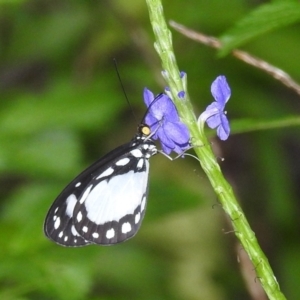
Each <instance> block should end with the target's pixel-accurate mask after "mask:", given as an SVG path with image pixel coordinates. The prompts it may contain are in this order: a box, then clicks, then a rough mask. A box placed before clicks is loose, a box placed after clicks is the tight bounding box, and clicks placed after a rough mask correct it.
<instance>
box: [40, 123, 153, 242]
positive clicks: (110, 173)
mask: <svg viewBox="0 0 300 300" xmlns="http://www.w3.org/2000/svg"><path fill="white" fill-rule="evenodd" d="M156 153H157V148H156V146H155V144H154V142H153V140H152V139H151V130H150V127H148V126H147V125H144V124H142V125H140V126H139V128H138V132H137V134H136V136H135V137H134V138H133V139H132V140H131V142H129V143H127V144H125V145H122V146H120V147H118V148H116V149H114V150H113V151H111V152H109V153H108V154H107V155H105V156H104V157H102V158H101V159H99V160H98V161H96V162H95V163H94V164H93V165H91V166H90V167H88V168H87V169H86V170H85V171H83V172H82V173H81V174H80V175H78V176H77V177H76V178H75V179H74V180H73V181H72V182H71V183H70V184H69V185H68V186H67V187H66V188H65V189H64V190H63V191H62V193H61V194H60V195H59V196H58V197H57V199H56V200H55V201H54V203H53V205H52V206H51V208H50V210H49V212H48V214H47V217H46V220H45V224H44V231H45V234H46V236H47V237H48V238H50V239H51V240H53V241H54V242H56V243H58V244H60V245H63V246H70V247H76V246H84V245H88V244H101V245H111V244H116V243H120V242H123V241H125V240H127V239H129V238H131V237H133V236H134V235H135V234H136V232H137V231H138V229H139V228H140V226H141V222H142V220H143V217H144V214H145V209H146V203H147V196H148V175H149V158H150V157H151V156H153V155H155V154H156Z"/></svg>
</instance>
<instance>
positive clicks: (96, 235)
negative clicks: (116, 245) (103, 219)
mask: <svg viewBox="0 0 300 300" xmlns="http://www.w3.org/2000/svg"><path fill="white" fill-rule="evenodd" d="M106 236H107V233H106ZM92 237H93V238H94V239H97V238H98V237H99V233H98V232H94V233H93V234H92Z"/></svg>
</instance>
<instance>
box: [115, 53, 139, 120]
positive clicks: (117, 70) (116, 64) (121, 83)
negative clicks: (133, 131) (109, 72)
mask: <svg viewBox="0 0 300 300" xmlns="http://www.w3.org/2000/svg"><path fill="white" fill-rule="evenodd" d="M113 62H114V65H115V69H116V72H117V76H118V79H119V83H120V85H121V88H122V91H123V95H124V96H125V99H126V102H127V104H128V106H129V108H130V110H131V113H132V114H133V117H134V118H135V120H136V122H137V118H136V115H135V113H134V110H133V107H132V105H131V103H130V101H129V99H128V97H127V94H126V91H125V88H124V85H123V82H122V80H121V76H120V72H119V68H118V63H117V60H116V59H115V58H113Z"/></svg>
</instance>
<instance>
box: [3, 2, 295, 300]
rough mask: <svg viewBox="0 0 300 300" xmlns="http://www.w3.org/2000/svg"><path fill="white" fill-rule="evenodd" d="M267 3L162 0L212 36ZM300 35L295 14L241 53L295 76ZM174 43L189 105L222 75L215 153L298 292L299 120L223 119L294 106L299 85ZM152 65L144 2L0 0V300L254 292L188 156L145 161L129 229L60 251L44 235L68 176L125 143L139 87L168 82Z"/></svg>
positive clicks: (274, 262)
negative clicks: (223, 96) (136, 223)
mask: <svg viewBox="0 0 300 300" xmlns="http://www.w3.org/2000/svg"><path fill="white" fill-rule="evenodd" d="M271 2H272V1H271ZM273 2H280V1H273ZM265 3H269V1H257V0H252V1H251V0H230V1H223V0H210V1H204V0H190V1H180V0H172V1H171V0H165V1H164V9H165V15H166V18H167V20H170V19H173V20H175V21H177V22H179V23H182V24H184V25H186V26H188V27H191V28H193V29H195V30H198V31H201V32H204V33H206V34H208V35H214V36H220V35H222V34H223V33H224V32H225V30H227V29H229V28H230V27H231V26H233V25H234V24H235V22H237V21H238V20H239V19H241V18H243V17H245V16H246V15H247V14H249V13H250V12H251V11H252V10H254V9H257V8H258V7H259V5H261V4H265ZM266 20H267V19H266ZM299 32H300V26H299V24H293V25H290V26H286V27H282V28H278V29H277V30H274V31H271V32H268V33H266V34H264V35H261V36H259V37H257V38H256V39H253V40H251V41H250V42H248V43H247V44H246V45H243V49H245V50H247V51H249V52H251V53H252V54H254V55H256V56H259V57H260V58H262V59H265V60H267V61H268V62H270V63H273V64H274V65H276V66H277V67H280V68H282V69H284V70H285V71H287V72H288V73H289V74H290V75H291V76H293V77H294V78H296V79H298V80H299V81H300V76H299V70H300V60H299V49H300V39H299ZM173 38H174V48H175V52H176V54H177V60H178V63H179V66H180V69H181V70H183V71H185V72H187V74H188V86H189V93H190V96H191V98H192V100H193V105H194V108H195V112H196V114H197V115H198V114H200V113H201V111H203V110H204V109H205V107H206V106H207V105H208V104H209V103H210V102H211V100H212V96H211V94H210V84H211V82H212V81H213V80H214V79H215V78H216V77H217V76H218V75H220V74H223V75H225V76H226V77H227V80H228V82H229V84H230V86H231V89H232V98H231V100H230V101H229V103H228V106H227V111H228V117H229V119H230V120H231V121H232V124H233V134H232V135H231V136H230V138H229V140H228V141H226V142H219V141H218V140H215V139H212V143H213V147H214V148H215V153H216V155H217V156H219V157H220V164H221V167H222V169H223V170H224V173H225V175H226V178H227V179H228V180H229V181H230V183H231V184H232V185H233V187H234V189H235V192H236V194H237V195H238V198H239V199H240V202H241V205H242V207H243V208H244V211H245V214H246V216H247V218H248V220H249V222H250V224H251V226H252V228H253V230H254V231H255V233H256V235H257V238H258V240H259V242H260V245H261V247H262V249H263V250H264V252H265V253H266V255H267V257H268V259H269V261H270V264H271V266H272V268H273V270H274V272H275V274H276V277H277V279H278V281H279V283H280V285H281V288H282V291H283V292H284V293H285V294H286V296H287V297H288V298H289V299H300V285H299V278H300V239H299V229H300V218H299V217H298V214H299V213H300V205H299V199H300V188H299V180H300V160H299V154H300V134H299V133H300V131H299V128H297V127H290V128H280V129H276V130H275V129H274V130H268V131H253V132H250V133H245V134H234V128H235V127H234V121H235V120H243V119H245V118H246V119H249V118H250V119H252V120H253V124H255V123H256V122H258V121H266V122H267V121H268V120H274V119H277V120H280V119H285V118H286V117H288V116H295V115H297V114H298V113H299V111H300V98H299V95H297V94H296V93H295V92H293V91H292V90H289V89H288V88H287V87H285V86H283V85H282V84H281V83H279V82H278V81H275V80H274V79H273V78H271V77H270V76H269V75H267V74H265V73H263V72H262V71H260V70H257V69H255V68H253V67H250V66H247V65H245V64H244V63H243V62H241V61H238V60H236V59H235V58H232V57H231V56H225V57H223V58H218V56H217V54H216V52H215V50H213V49H210V48H207V47H205V46H202V45H200V44H198V43H196V42H194V41H191V40H188V39H187V38H185V37H183V36H182V35H180V34H179V33H176V32H174V31H173ZM113 58H116V59H117V61H118V64H119V71H120V73H121V78H122V82H123V85H124V86H125V89H126V93H127V95H128V97H129V99H130V101H131V104H132V106H133V108H134V113H135V114H136V116H137V120H136V119H135V117H134V116H133V114H132V112H131V111H130V109H129V107H128V105H127V103H126V101H125V100H124V95H123V92H122V89H121V88H120V84H119V81H118V78H117V75H116V71H115V68H114V65H113ZM160 71H161V66H160V62H159V59H158V57H157V55H156V53H155V51H154V49H153V34H152V32H151V27H150V23H149V19H148V13H147V7H146V3H145V1H141V0H131V1H121V0H107V1H95V0H85V1H79V0H74V1H67V0H60V1H57V0H36V1H26V0H23V1H20V0H14V1H13V0H11V1H9V0H7V1H4V0H0V145H1V147H0V197H1V198H0V299H4V300H6V299H22V300H23V299H46V300H48V299H151V300H152V299H155V300H159V299H178V300H181V299H184V300H194V299H195V300H197V299H209V300H220V299H238V300H239V299H243V300H244V299H246V300H247V299H265V298H264V297H263V296H261V294H258V295H259V296H254V295H257V294H255V293H260V292H259V283H258V279H257V278H255V272H254V268H255V266H251V265H249V262H247V259H246V258H245V257H244V256H245V255H244V252H243V249H242V247H241V246H240V245H239V244H238V242H237V240H236V238H235V236H234V234H233V233H232V232H231V226H230V222H229V221H228V219H227V217H226V215H225V213H224V212H223V210H222V207H221V206H220V205H219V203H218V201H217V199H216V196H215V195H214V194H213V192H212V189H211V187H210V186H209V184H208V180H207V179H206V177H205V175H204V174H203V172H202V171H201V169H200V167H199V164H198V163H197V161H196V160H194V159H192V158H189V157H186V158H185V159H178V160H176V161H173V162H171V161H169V160H168V159H166V158H165V157H163V156H162V155H158V156H156V157H154V158H152V159H151V174H150V193H149V200H148V207H147V213H146V216H145V219H144V222H143V225H142V227H141V230H140V231H139V233H138V234H137V236H136V237H135V238H134V239H132V240H130V241H128V242H126V243H123V244H120V245H117V246H112V247H99V246H90V247H84V248H63V247H60V246H58V245H56V244H54V243H52V242H50V241H49V240H47V239H46V237H45V236H44V234H43V229H42V226H43V222H44V218H45V216H46V213H47V210H48V208H49V207H50V205H51V204H52V202H53V201H54V199H55V198H56V196H57V195H58V194H59V193H60V191H61V190H62V189H63V188H64V187H65V185H66V184H67V183H68V182H69V181H70V180H71V179H73V178H74V177H75V176H76V175H77V174H78V173H79V172H80V171H81V170H82V169H83V168H85V167H86V166H88V165H89V164H91V163H92V162H94V161H95V160H97V159H98V158H99V157H101V155H103V154H105V153H106V152H108V151H110V150H112V149H113V148H115V147H117V146H118V145H120V144H122V143H126V142H128V141H129V140H130V139H131V138H132V137H133V135H134V134H135V132H136V126H137V124H138V122H139V120H140V119H141V118H142V116H143V114H144V112H145V107H144V105H143V101H142V91H143V88H144V87H148V88H150V89H151V90H152V91H153V92H154V93H159V92H161V91H162V90H163V88H164V82H163V80H162V77H161V75H160ZM221 158H224V161H222V159H221Z"/></svg>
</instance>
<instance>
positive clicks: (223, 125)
mask: <svg viewBox="0 0 300 300" xmlns="http://www.w3.org/2000/svg"><path fill="white" fill-rule="evenodd" d="M229 134H230V127H229V122H228V119H227V117H226V115H225V114H222V115H221V122H220V126H219V127H218V129H217V135H218V137H219V138H220V140H222V141H225V140H227V138H228V137H229Z"/></svg>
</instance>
